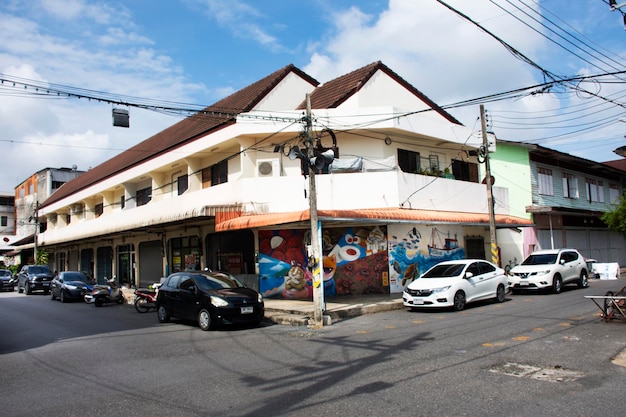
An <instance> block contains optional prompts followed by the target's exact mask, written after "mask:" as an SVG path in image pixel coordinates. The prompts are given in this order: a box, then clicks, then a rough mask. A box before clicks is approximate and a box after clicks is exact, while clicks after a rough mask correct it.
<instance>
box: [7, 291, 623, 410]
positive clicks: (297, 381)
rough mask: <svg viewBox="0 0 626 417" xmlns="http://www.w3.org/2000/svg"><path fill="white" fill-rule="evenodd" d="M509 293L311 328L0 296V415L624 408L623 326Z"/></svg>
mask: <svg viewBox="0 0 626 417" xmlns="http://www.w3.org/2000/svg"><path fill="white" fill-rule="evenodd" d="M622 281H623V280H620V281H593V282H592V283H591V286H590V288H588V289H585V290H575V289H572V290H567V291H565V292H564V293H563V294H560V295H513V296H509V297H508V300H507V302H505V303H503V304H493V303H485V304H482V305H478V306H474V307H471V308H468V309H467V310H466V311H463V312H460V313H454V312H448V311H422V312H409V311H405V310H400V311H393V312H387V313H378V314H373V315H365V316H361V317H356V318H353V319H349V320H345V321H342V322H340V323H337V324H335V325H333V326H329V327H325V328H323V329H321V330H310V329H308V328H306V327H290V326H280V325H272V324H271V323H265V325H263V326H261V327H258V328H231V329H224V330H218V331H215V332H202V331H200V330H199V329H198V328H197V327H196V326H195V325H194V324H193V323H184V322H176V321H174V322H172V323H169V324H165V325H163V324H158V323H157V320H156V315H155V314H153V313H149V314H139V313H137V312H135V310H134V309H133V307H132V306H126V305H124V306H118V305H110V306H107V307H102V308H96V307H93V306H91V305H86V304H82V303H72V304H61V303H60V302H58V301H54V302H53V301H50V300H49V298H48V297H44V296H42V295H33V296H25V295H23V294H17V293H2V294H0V318H1V319H0V387H2V392H1V393H0V404H1V407H2V408H1V410H0V415H3V416H85V415H98V416H109V415H110V416H113V415H114V416H120V415H123V416H311V415H316V416H331V415H332V416H336V415H341V416H347V417H350V416H359V417H362V416H399V415H408V416H433V415H438V416H478V415H481V416H496V415H497V416H503V415H507V416H575V415H581V416H605V415H623V414H624V406H623V398H624V396H625V395H626V384H624V380H625V377H626V368H624V367H622V366H618V365H615V364H613V363H612V362H611V359H612V358H613V357H614V356H615V355H617V354H618V353H619V352H620V351H621V350H622V349H624V348H625V347H626V324H624V323H621V322H613V323H604V322H603V321H602V320H601V319H600V318H599V313H600V311H599V309H598V308H597V307H596V306H595V305H594V304H593V303H592V302H591V301H590V300H587V299H585V298H584V297H583V296H584V295H603V294H604V293H605V292H606V291H607V290H609V289H611V290H617V289H619V288H621V287H622V286H624V285H626V282H622Z"/></svg>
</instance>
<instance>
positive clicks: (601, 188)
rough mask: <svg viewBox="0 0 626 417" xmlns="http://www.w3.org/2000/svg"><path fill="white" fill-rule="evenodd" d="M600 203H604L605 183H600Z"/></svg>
mask: <svg viewBox="0 0 626 417" xmlns="http://www.w3.org/2000/svg"><path fill="white" fill-rule="evenodd" d="M598 202H600V203H604V183H603V182H602V181H598Z"/></svg>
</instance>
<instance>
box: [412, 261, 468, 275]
mask: <svg viewBox="0 0 626 417" xmlns="http://www.w3.org/2000/svg"><path fill="white" fill-rule="evenodd" d="M463 268H465V264H446V265H436V266H434V267H432V268H431V269H430V270H428V271H426V273H425V274H424V275H422V278H452V277H458V276H459V275H461V272H463Z"/></svg>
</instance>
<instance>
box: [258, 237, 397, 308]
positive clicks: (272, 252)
mask: <svg viewBox="0 0 626 417" xmlns="http://www.w3.org/2000/svg"><path fill="white" fill-rule="evenodd" d="M322 234H323V235H322V247H321V250H322V266H323V271H324V272H323V278H324V295H325V296H333V295H349V294H366V293H388V292H389V290H388V287H389V276H388V266H387V265H388V262H387V236H386V228H385V227H384V226H383V227H380V226H373V227H358V228H351V227H350V228H329V229H324V230H323V232H322ZM309 242H310V232H309V231H305V230H263V231H259V275H260V282H259V288H260V290H261V293H262V294H263V296H265V297H282V298H293V299H312V298H313V288H312V282H313V275H312V274H311V272H310V267H309V266H310V265H309V256H308V254H307V250H306V247H307V245H308V244H309Z"/></svg>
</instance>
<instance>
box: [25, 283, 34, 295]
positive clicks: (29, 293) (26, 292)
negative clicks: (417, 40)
mask: <svg viewBox="0 0 626 417" xmlns="http://www.w3.org/2000/svg"><path fill="white" fill-rule="evenodd" d="M32 293H33V290H31V289H30V284H29V283H28V281H26V282H25V283H24V294H26V295H31V294H32Z"/></svg>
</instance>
